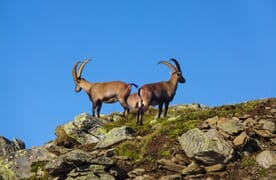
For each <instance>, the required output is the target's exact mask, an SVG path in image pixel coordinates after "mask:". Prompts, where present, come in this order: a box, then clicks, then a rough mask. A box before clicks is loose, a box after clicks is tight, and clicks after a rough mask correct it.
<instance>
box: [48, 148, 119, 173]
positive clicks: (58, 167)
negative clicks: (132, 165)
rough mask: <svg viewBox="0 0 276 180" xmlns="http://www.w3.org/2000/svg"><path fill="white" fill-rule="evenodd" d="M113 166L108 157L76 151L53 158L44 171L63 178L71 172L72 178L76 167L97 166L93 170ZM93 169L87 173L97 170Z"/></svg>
mask: <svg viewBox="0 0 276 180" xmlns="http://www.w3.org/2000/svg"><path fill="white" fill-rule="evenodd" d="M113 164H114V161H113V160H112V159H110V158H108V157H104V156H99V157H98V156H96V155H91V153H88V152H84V151H82V150H79V149H76V150H73V151H70V152H68V153H65V154H63V155H60V156H58V157H56V158H53V159H52V160H51V161H49V162H48V163H47V164H46V166H45V168H44V169H45V170H46V171H47V172H48V173H49V174H50V175H53V176H58V177H61V176H62V175H64V174H67V173H69V172H70V171H71V172H70V174H71V176H73V175H72V174H74V171H73V172H72V170H73V169H75V168H76V167H82V166H88V165H95V166H91V168H92V167H104V168H105V167H106V166H111V165H113ZM91 168H90V170H87V171H92V170H95V169H91ZM104 168H103V169H104ZM93 172H94V171H93ZM75 174H76V173H75Z"/></svg>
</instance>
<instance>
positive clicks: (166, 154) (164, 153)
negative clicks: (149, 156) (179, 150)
mask: <svg viewBox="0 0 276 180" xmlns="http://www.w3.org/2000/svg"><path fill="white" fill-rule="evenodd" d="M160 155H161V156H162V157H170V156H171V151H170V150H169V149H167V150H163V151H161V153H160Z"/></svg>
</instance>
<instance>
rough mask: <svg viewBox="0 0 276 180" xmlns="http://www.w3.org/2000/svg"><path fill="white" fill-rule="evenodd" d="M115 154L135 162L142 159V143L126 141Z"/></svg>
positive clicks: (117, 148)
mask: <svg viewBox="0 0 276 180" xmlns="http://www.w3.org/2000/svg"><path fill="white" fill-rule="evenodd" d="M115 152H116V153H117V155H120V156H126V157H128V158H129V159H131V160H134V161H135V160H137V159H140V158H141V156H140V154H141V143H139V142H137V141H125V142H123V143H121V144H120V145H118V146H116V148H115Z"/></svg>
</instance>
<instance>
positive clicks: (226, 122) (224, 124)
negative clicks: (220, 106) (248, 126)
mask: <svg viewBox="0 0 276 180" xmlns="http://www.w3.org/2000/svg"><path fill="white" fill-rule="evenodd" d="M217 127H218V128H219V129H221V130H223V131H224V132H226V133H228V134H230V135H235V134H238V133H239V132H241V131H243V130H244V129H245V127H244V125H243V123H242V121H240V120H239V119H237V118H231V119H230V118H219V120H218V121H217Z"/></svg>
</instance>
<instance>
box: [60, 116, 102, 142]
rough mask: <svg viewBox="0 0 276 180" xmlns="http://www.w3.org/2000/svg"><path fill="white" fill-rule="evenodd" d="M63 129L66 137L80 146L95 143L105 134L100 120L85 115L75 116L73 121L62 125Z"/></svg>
mask: <svg viewBox="0 0 276 180" xmlns="http://www.w3.org/2000/svg"><path fill="white" fill-rule="evenodd" d="M63 128H64V131H65V133H66V134H67V136H68V137H70V138H72V139H74V140H76V141H77V142H79V143H80V144H82V145H84V144H93V143H97V142H99V141H100V139H101V138H102V137H103V134H105V133H106V130H105V129H104V128H103V122H102V120H101V119H99V118H96V117H92V116H89V115H88V114H87V113H82V114H80V115H77V116H76V117H75V119H74V120H73V121H70V122H69V123H66V124H64V125H63Z"/></svg>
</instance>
